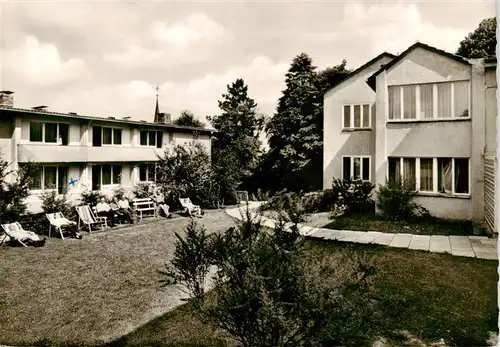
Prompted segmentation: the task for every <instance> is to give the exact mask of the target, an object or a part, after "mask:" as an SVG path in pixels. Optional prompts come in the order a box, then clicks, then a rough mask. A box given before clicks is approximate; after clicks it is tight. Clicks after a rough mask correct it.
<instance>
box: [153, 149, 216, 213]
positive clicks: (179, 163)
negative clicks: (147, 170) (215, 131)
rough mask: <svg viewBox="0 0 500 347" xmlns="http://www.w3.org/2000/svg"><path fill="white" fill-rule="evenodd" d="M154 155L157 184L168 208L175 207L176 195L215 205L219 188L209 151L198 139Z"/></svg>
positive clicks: (206, 205)
mask: <svg viewBox="0 0 500 347" xmlns="http://www.w3.org/2000/svg"><path fill="white" fill-rule="evenodd" d="M158 159H159V160H158V165H157V171H156V174H157V177H156V178H157V184H158V185H159V186H161V187H162V188H163V191H164V192H165V201H166V203H167V204H169V205H171V204H172V205H171V206H170V207H171V208H176V207H179V200H178V199H179V197H189V198H190V199H191V201H192V202H193V203H194V204H197V205H198V204H199V205H201V206H202V207H213V206H214V205H215V206H216V205H217V202H218V197H219V193H220V192H222V189H221V187H220V185H219V182H218V181H217V180H215V178H214V174H213V172H212V168H211V163H210V155H209V154H208V153H207V151H206V149H205V147H204V146H203V145H202V144H201V143H190V144H189V145H188V146H175V147H174V148H173V149H172V150H170V151H166V152H165V154H164V156H162V157H158Z"/></svg>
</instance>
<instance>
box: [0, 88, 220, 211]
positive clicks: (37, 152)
mask: <svg viewBox="0 0 500 347" xmlns="http://www.w3.org/2000/svg"><path fill="white" fill-rule="evenodd" d="M158 116H159V117H158ZM158 118H159V120H160V121H161V122H160V121H158ZM169 118H170V117H169V116H168V115H165V114H159V115H158V108H157V110H156V112H155V120H156V121H157V122H156V123H155V122H153V123H151V122H145V121H132V120H129V119H115V118H113V117H109V118H98V117H90V116H84V115H78V114H76V113H58V112H52V111H49V110H47V109H46V108H45V107H44V106H40V107H35V108H33V109H22V108H16V107H14V104H13V98H12V93H11V92H0V151H1V154H2V156H3V159H4V160H7V161H8V162H9V163H11V168H12V169H13V170H17V169H18V168H19V167H20V166H22V165H24V164H26V163H28V162H36V163H38V164H39V165H40V167H41V170H40V173H39V177H37V178H36V179H35V180H34V182H33V184H32V187H31V195H30V197H29V198H28V200H27V203H28V208H29V210H30V211H31V212H38V211H40V210H41V200H40V196H41V193H42V192H43V191H44V190H46V189H57V190H58V192H59V193H63V192H65V191H66V192H67V193H68V197H69V199H70V200H71V201H72V202H74V203H76V202H77V201H78V199H79V198H80V195H81V193H82V192H83V191H85V190H99V191H102V192H103V193H105V194H110V193H111V192H112V191H113V190H114V189H115V188H117V187H123V188H124V189H125V190H131V189H132V188H133V187H134V186H135V185H137V184H138V183H140V182H144V183H148V182H153V181H154V180H155V173H154V165H155V162H157V161H158V155H160V156H161V155H163V154H164V153H165V150H168V149H170V148H173V147H174V146H175V145H185V144H188V143H190V142H193V141H194V142H199V143H201V144H203V145H204V146H205V148H206V150H207V152H208V153H210V150H211V146H210V143H211V137H212V135H213V133H214V131H213V130H210V129H198V128H190V127H180V126H175V125H173V124H170V123H169Z"/></svg>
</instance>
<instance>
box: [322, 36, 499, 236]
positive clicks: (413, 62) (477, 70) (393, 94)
mask: <svg viewBox="0 0 500 347" xmlns="http://www.w3.org/2000/svg"><path fill="white" fill-rule="evenodd" d="M351 75H352V76H348V78H347V79H346V80H344V81H343V82H341V83H340V84H339V85H337V86H334V88H332V89H331V90H329V91H328V92H327V93H326V94H325V96H324V106H325V107H324V112H325V113H324V126H325V130H324V141H325V148H324V182H323V185H324V188H329V187H330V186H331V181H332V179H333V177H336V178H337V177H359V178H362V179H363V180H366V181H370V182H372V183H374V184H376V185H377V186H378V185H383V184H385V182H386V180H387V179H389V180H394V179H399V178H402V179H403V180H404V181H406V182H407V183H408V184H410V185H411V186H412V187H413V188H414V189H415V190H417V191H418V195H417V197H416V202H417V203H419V204H421V205H422V206H424V207H426V208H427V209H429V211H430V212H431V213H432V214H433V215H435V216H438V217H443V218H454V219H471V220H476V221H484V222H486V225H487V226H488V227H489V228H490V230H497V223H498V222H497V221H495V219H494V215H495V211H496V209H498V191H499V189H497V186H498V174H497V171H498V169H497V168H498V167H497V165H496V162H497V159H496V158H497V139H496V134H497V98H496V88H497V84H496V59H464V58H462V57H459V56H456V55H453V54H450V53H447V52H444V51H441V50H439V49H436V48H434V47H431V46H428V45H425V44H423V43H418V42H417V43H416V44H414V45H412V46H411V47H409V48H408V49H407V50H406V51H404V52H403V53H401V54H400V55H399V56H397V57H394V56H392V57H391V55H388V54H385V55H384V54H383V55H381V56H379V57H377V58H376V59H374V60H372V61H371V62H369V63H368V64H365V66H363V67H362V68H360V69H358V70H356V71H355V72H354V73H353V74H351Z"/></svg>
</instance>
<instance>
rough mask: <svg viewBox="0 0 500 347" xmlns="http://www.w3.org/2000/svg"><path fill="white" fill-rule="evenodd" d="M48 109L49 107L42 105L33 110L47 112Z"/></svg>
mask: <svg viewBox="0 0 500 347" xmlns="http://www.w3.org/2000/svg"><path fill="white" fill-rule="evenodd" d="M47 107H49V106H45V105H40V106H35V107H32V109H33V110H36V111H46V110H47Z"/></svg>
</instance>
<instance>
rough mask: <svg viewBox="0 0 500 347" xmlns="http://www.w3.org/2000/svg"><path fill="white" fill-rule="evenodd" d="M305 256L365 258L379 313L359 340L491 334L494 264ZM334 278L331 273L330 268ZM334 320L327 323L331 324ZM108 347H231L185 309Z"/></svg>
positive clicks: (365, 248)
mask: <svg viewBox="0 0 500 347" xmlns="http://www.w3.org/2000/svg"><path fill="white" fill-rule="evenodd" d="M306 248H307V252H308V254H309V256H312V257H313V258H316V259H317V260H318V262H320V261H321V262H323V263H327V264H328V261H329V260H330V261H331V263H332V264H333V262H335V259H338V258H336V257H337V255H338V253H339V252H343V251H350V252H355V253H358V254H364V255H367V256H369V257H372V261H373V265H374V266H375V267H376V269H377V274H376V277H375V278H374V289H375V293H376V297H375V299H376V302H377V303H378V304H377V305H378V311H379V314H378V315H377V316H375V317H371V320H370V323H369V324H368V326H369V327H370V328H369V329H368V330H366V331H362V332H359V333H364V334H367V335H368V336H369V337H370V339H371V340H372V341H375V340H376V339H377V338H378V337H380V336H384V337H386V338H387V339H388V340H389V341H390V342H391V343H392V344H393V345H401V344H402V343H403V342H404V337H403V336H402V334H401V333H398V331H399V330H402V331H408V332H409V333H410V334H411V335H412V336H414V337H416V338H418V339H419V340H421V341H423V342H426V343H429V342H433V341H437V340H439V339H441V338H443V339H444V340H445V341H446V344H447V345H461V346H467V345H468V346H484V345H486V340H487V339H488V333H489V332H490V331H492V332H494V331H497V318H498V309H497V300H496V294H497V288H496V285H497V281H498V277H497V263H496V262H492V261H487V260H480V259H471V258H465V257H453V256H451V255H446V254H436V253H428V252H420V251H411V250H404V249H393V248H386V247H383V246H374V245H355V244H345V243H331V242H328V243H327V242H320V241H308V242H307V243H306ZM330 270H331V271H332V274H331V275H333V271H334V266H332V267H331V268H330ZM332 319H335V317H332ZM111 346H113V347H114V346H184V347H187V346H210V347H212V346H231V344H230V340H229V339H228V338H227V337H226V336H224V334H222V333H221V332H220V331H218V330H217V329H216V328H214V327H213V326H210V325H203V324H201V322H200V320H199V319H198V318H197V317H196V315H195V314H194V313H193V312H192V311H191V310H190V307H189V305H185V306H183V307H180V308H178V309H176V310H175V311H173V312H171V313H169V314H167V315H165V316H163V317H161V318H158V319H155V320H154V321H152V322H150V323H148V324H146V325H144V326H142V327H140V328H139V329H138V330H136V331H134V332H132V333H131V334H129V335H127V336H124V337H122V338H120V339H119V340H116V341H115V343H114V344H112V345H111Z"/></svg>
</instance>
